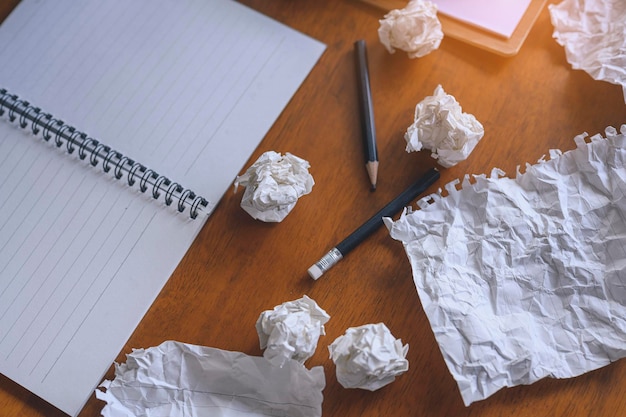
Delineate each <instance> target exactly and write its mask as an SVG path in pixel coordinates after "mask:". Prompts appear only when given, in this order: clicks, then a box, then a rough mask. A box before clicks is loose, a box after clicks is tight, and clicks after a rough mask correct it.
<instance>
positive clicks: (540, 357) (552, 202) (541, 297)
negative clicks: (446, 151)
mask: <svg viewBox="0 0 626 417" xmlns="http://www.w3.org/2000/svg"><path fill="white" fill-rule="evenodd" d="M605 134H606V138H603V137H602V136H601V135H599V134H598V135H594V136H593V137H591V138H587V135H586V134H583V135H579V136H577V137H576V138H575V139H574V140H575V143H576V145H577V147H576V149H574V150H571V151H568V152H565V153H561V152H560V151H556V150H553V151H551V152H550V159H549V160H546V159H544V158H542V159H541V160H540V161H539V162H538V163H537V164H535V165H528V166H527V167H526V172H525V173H523V174H522V173H520V172H519V170H518V173H517V176H516V177H515V178H508V177H504V176H503V173H502V172H501V171H500V170H497V169H494V171H493V172H492V174H491V176H485V175H478V176H474V180H473V181H470V179H469V177H466V178H465V179H464V181H463V184H462V187H461V188H460V189H457V188H458V187H457V184H455V183H450V184H449V185H448V186H447V187H446V190H447V192H448V195H447V196H445V197H444V196H442V195H441V194H434V195H431V196H428V197H426V198H425V199H422V200H421V201H420V204H419V205H420V208H421V209H420V210H416V211H413V212H411V213H407V212H405V213H403V215H402V216H401V217H400V219H399V220H397V221H395V222H394V221H392V220H391V219H389V218H386V219H384V221H385V224H386V225H387V227H388V229H389V231H390V234H391V236H392V237H393V238H394V239H396V240H400V241H402V243H403V245H404V248H405V250H406V253H407V255H408V257H409V260H410V262H411V267H412V271H413V279H414V281H415V285H416V287H417V292H418V294H419V297H420V300H421V302H422V306H423V308H424V311H425V313H426V315H427V316H428V319H429V321H430V324H431V326H432V329H433V332H434V335H435V338H436V340H437V342H438V343H439V346H440V349H441V352H442V353H443V356H444V359H445V362H446V364H447V366H448V368H449V370H450V372H451V373H452V375H453V376H454V378H455V380H456V381H457V383H458V386H459V389H460V391H461V395H462V397H463V401H464V402H465V404H466V405H469V404H471V403H472V402H474V401H478V400H482V399H485V398H487V397H489V396H490V395H491V394H493V393H495V392H496V391H498V390H499V389H501V388H503V387H512V386H515V385H522V384H531V383H533V382H535V381H537V380H539V379H541V378H544V377H554V378H569V377H574V376H577V375H581V374H583V373H585V372H587V371H591V370H594V369H597V368H600V367H602V366H604V365H607V364H609V363H610V362H612V361H615V360H617V359H620V358H622V357H624V356H626V125H622V126H621V128H620V132H618V131H617V130H616V129H614V128H612V127H609V128H607V129H606V130H605Z"/></svg>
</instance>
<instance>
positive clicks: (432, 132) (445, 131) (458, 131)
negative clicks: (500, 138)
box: [404, 85, 485, 168]
mask: <svg viewBox="0 0 626 417" xmlns="http://www.w3.org/2000/svg"><path fill="white" fill-rule="evenodd" d="M484 134H485V130H484V128H483V125H482V124H481V123H480V122H479V121H478V120H476V118H475V117H474V116H473V115H471V114H468V113H463V109H462V108H461V105H460V104H459V103H458V102H457V101H456V99H455V98H454V96H451V95H450V94H447V93H446V92H445V91H444V90H443V88H442V87H441V85H438V86H437V87H436V88H435V92H434V93H433V95H432V96H428V97H426V98H424V100H422V101H421V102H419V103H418V104H417V106H415V117H414V120H413V124H411V125H410V126H409V127H408V129H407V131H406V133H405V134H404V139H405V140H406V143H407V145H406V151H407V152H415V151H419V150H421V149H422V148H425V149H429V150H430V151H431V156H432V157H433V158H435V159H437V162H438V163H439V164H440V165H441V166H443V167H446V168H449V167H451V166H454V165H456V164H458V163H459V162H461V161H463V160H465V159H467V157H468V156H469V154H470V153H471V152H472V151H473V150H474V148H475V147H476V145H477V144H478V142H479V141H480V139H482V137H483V135H484Z"/></svg>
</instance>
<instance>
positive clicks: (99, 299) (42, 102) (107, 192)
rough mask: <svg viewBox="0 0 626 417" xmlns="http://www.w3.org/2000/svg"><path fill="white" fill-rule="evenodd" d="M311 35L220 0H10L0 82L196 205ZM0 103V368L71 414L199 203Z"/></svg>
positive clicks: (305, 51) (231, 170) (236, 160)
mask: <svg viewBox="0 0 626 417" xmlns="http://www.w3.org/2000/svg"><path fill="white" fill-rule="evenodd" d="M323 50H324V46H323V45H322V44H321V43H319V42H317V41H315V40H313V39H310V38H308V37H306V36H304V35H302V34H300V33H298V32H295V31H293V30H292V29H289V28H288V27H285V26H284V25H282V24H279V23H278V22H275V21H273V20H271V19H269V18H267V17H265V16H263V15H260V14H258V13H256V12H254V11H252V10H250V9H248V8H246V7H244V6H242V5H240V4H238V3H236V2H233V1H231V0H210V1H206V0H175V1H174V0H134V1H132V2H129V1H126V0H107V1H100V0H82V1H80V2H77V1H74V0H56V1H54V2H49V1H36V0H24V1H22V2H21V3H20V4H19V5H18V7H17V8H16V10H15V11H14V12H13V13H12V14H11V15H10V16H9V18H8V19H7V20H6V21H5V22H3V23H2V25H1V26H0V62H2V65H0V87H2V88H6V89H8V90H9V91H10V92H12V93H15V94H18V95H19V96H20V98H21V99H24V100H28V101H29V102H31V103H32V104H34V105H36V106H38V107H41V108H42V109H43V110H44V111H46V112H49V113H52V114H53V115H54V116H55V117H57V118H60V119H62V120H63V121H65V122H66V123H67V124H69V125H72V126H75V127H76V128H77V129H79V130H81V131H83V132H85V133H87V134H88V135H89V136H91V137H93V138H95V139H97V140H99V141H101V142H103V143H105V144H107V145H110V146H111V147H113V148H114V149H117V150H119V151H121V152H122V153H124V154H125V155H127V156H128V157H130V158H132V159H134V160H137V161H139V162H141V163H143V164H144V165H146V166H148V167H149V168H151V169H153V170H155V171H157V172H159V173H160V174H163V175H166V176H167V177H169V178H170V179H172V180H173V181H176V182H178V183H180V184H182V185H183V186H184V187H186V188H190V189H192V190H194V191H195V192H196V193H198V194H200V195H202V196H204V197H205V198H207V199H208V200H209V201H210V205H209V207H208V209H207V214H210V212H211V211H212V210H213V208H214V207H215V204H217V202H218V200H219V199H220V198H221V196H222V195H223V194H224V192H225V191H226V190H227V189H228V188H229V187H230V186H231V184H232V181H233V179H234V178H235V176H236V175H237V174H238V173H239V172H240V171H241V169H242V168H243V167H244V164H245V163H246V161H247V159H248V158H249V156H250V154H251V153H252V152H253V151H254V149H255V147H256V146H257V145H258V144H259V142H260V141H261V139H262V138H263V136H264V135H265V133H266V132H267V130H268V129H269V128H270V127H271V125H272V123H273V122H274V121H275V119H276V118H277V117H278V115H279V114H280V112H281V111H282V109H283V108H284V106H285V105H286V104H287V102H288V101H289V99H290V98H291V97H292V95H293V94H294V93H295V91H296V90H297V88H298V87H299V85H300V84H301V83H302V81H303V80H304V79H305V77H306V76H307V74H308V73H309V71H310V70H311V68H312V67H313V65H314V64H315V62H316V61H317V59H318V58H319V56H320V55H321V53H322V52H323ZM1 119H2V120H0V195H1V196H2V198H1V199H0V372H2V373H3V374H4V375H6V376H7V377H9V378H11V379H13V380H15V381H16V382H18V383H19V384H21V385H23V386H25V387H26V388H28V389H29V390H31V391H32V392H34V393H35V394H37V395H39V396H40V397H42V398H44V399H45V400H47V401H49V402H50V403H52V404H53V405H55V406H57V407H58V408H60V409H61V410H63V411H65V412H66V413H68V414H70V415H75V414H78V412H79V411H80V409H81V408H82V406H83V404H84V403H85V401H86V400H87V398H88V397H89V396H90V395H91V394H92V393H93V390H94V388H95V386H96V385H97V384H98V383H99V382H100V381H101V379H102V376H103V375H104V373H105V372H106V370H107V369H108V368H109V366H110V365H111V363H112V361H113V360H114V359H115V357H116V356H117V355H118V353H119V352H120V349H121V348H122V347H123V346H124V344H125V342H126V341H127V340H128V338H129V336H130V335H131V334H132V332H133V330H134V329H135V327H136V326H137V324H138V323H139V321H140V320H141V318H142V317H143V315H144V314H145V312H146V311H147V310H148V308H149V307H150V305H151V303H152V302H153V301H154V299H155V297H156V296H157V295H158V293H159V291H160V290H161V289H162V287H163V285H164V284H165V283H166V282H167V279H168V278H169V276H170V275H171V273H172V272H173V270H174V269H175V268H176V266H177V265H178V262H180V259H181V258H182V257H183V256H184V254H185V252H186V251H187V249H188V248H189V246H190V245H191V243H192V242H193V240H194V238H195V236H196V235H197V233H198V232H199V231H200V229H201V228H202V227H203V225H204V223H205V220H206V216H204V215H203V216H201V218H199V219H196V220H191V219H190V218H189V216H188V214H187V212H185V213H182V214H181V213H177V212H176V209H175V208H172V207H166V206H165V205H164V204H163V203H162V202H161V201H155V200H153V199H152V198H151V197H150V194H149V193H147V194H142V193H141V192H139V191H138V189H137V188H136V187H128V186H126V185H125V184H124V182H123V180H120V181H117V180H115V179H113V177H112V176H111V175H109V174H104V173H103V172H102V171H101V169H100V168H99V167H98V168H92V167H90V166H89V164H88V163H86V162H85V161H80V160H79V159H78V158H76V157H75V155H68V154H67V153H64V152H63V150H62V149H61V150H60V149H57V148H56V147H55V146H54V145H53V144H51V143H46V142H44V141H43V140H42V139H41V138H40V137H36V136H33V135H32V134H30V133H29V132H28V131H26V130H21V129H19V128H18V127H17V126H16V125H15V124H12V123H9V122H8V121H7V120H6V115H5V116H4V117H2V118H1ZM209 227H210V225H209ZM163 337H164V340H165V339H167V335H163Z"/></svg>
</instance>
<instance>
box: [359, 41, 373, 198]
mask: <svg viewBox="0 0 626 417" xmlns="http://www.w3.org/2000/svg"><path fill="white" fill-rule="evenodd" d="M354 56H355V59H356V70H357V78H358V82H359V107H360V113H361V131H362V135H363V145H364V147H365V153H366V155H365V157H366V161H365V169H366V170H367V174H368V176H369V179H370V182H371V184H372V188H371V189H372V191H374V190H376V182H377V180H378V149H377V147H376V127H375V125H374V107H373V105H372V90H371V88H370V75H369V68H368V65H367V48H366V45H365V41H364V40H362V39H361V40H358V41H356V42H355V43H354Z"/></svg>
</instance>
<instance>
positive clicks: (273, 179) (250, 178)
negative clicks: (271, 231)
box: [235, 151, 315, 222]
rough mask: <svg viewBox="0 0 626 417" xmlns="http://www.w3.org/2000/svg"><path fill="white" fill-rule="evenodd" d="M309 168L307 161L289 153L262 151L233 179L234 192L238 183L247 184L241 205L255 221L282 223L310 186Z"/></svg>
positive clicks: (311, 183) (308, 190)
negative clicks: (262, 152)
mask: <svg viewBox="0 0 626 417" xmlns="http://www.w3.org/2000/svg"><path fill="white" fill-rule="evenodd" d="M309 167H310V165H309V163H308V162H307V161H305V160H304V159H302V158H299V157H297V156H295V155H292V154H290V153H289V152H287V153H286V154H285V155H284V156H283V155H281V154H280V153H278V152H274V151H268V152H265V153H264V154H262V155H261V156H260V157H259V159H257V161H256V162H255V163H254V164H252V166H250V168H248V170H247V171H246V172H245V173H244V174H243V175H240V176H238V177H237V178H236V180H235V191H237V187H238V186H239V185H243V186H244V187H246V190H245V191H244V193H243V197H242V200H241V208H243V209H244V210H245V211H246V212H247V213H248V214H250V216H252V217H253V218H255V219H257V220H262V221H264V222H281V221H282V220H283V219H284V218H285V217H287V214H289V213H290V212H291V210H292V209H293V208H294V206H295V205H296V203H297V202H298V199H299V198H300V197H302V196H303V195H305V194H308V193H310V192H311V190H312V189H313V185H314V184H315V182H314V181H313V177H312V176H311V174H309Z"/></svg>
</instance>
